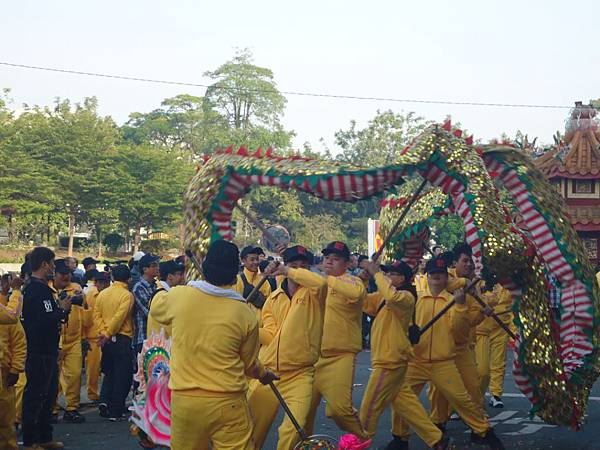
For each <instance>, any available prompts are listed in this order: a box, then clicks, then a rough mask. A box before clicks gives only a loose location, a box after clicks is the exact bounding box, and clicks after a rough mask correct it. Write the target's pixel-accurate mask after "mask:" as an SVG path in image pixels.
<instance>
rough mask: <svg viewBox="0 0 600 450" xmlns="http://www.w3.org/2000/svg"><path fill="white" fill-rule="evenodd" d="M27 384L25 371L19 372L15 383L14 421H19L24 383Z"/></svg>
mask: <svg viewBox="0 0 600 450" xmlns="http://www.w3.org/2000/svg"><path fill="white" fill-rule="evenodd" d="M26 384H27V375H25V372H21V373H20V374H19V380H18V381H17V384H15V410H16V411H15V412H16V417H15V423H21V411H22V406H23V391H25V385H26Z"/></svg>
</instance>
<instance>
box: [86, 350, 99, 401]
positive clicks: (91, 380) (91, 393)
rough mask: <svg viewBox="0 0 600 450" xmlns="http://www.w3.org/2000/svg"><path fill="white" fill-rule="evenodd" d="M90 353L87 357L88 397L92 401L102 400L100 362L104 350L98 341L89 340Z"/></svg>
mask: <svg viewBox="0 0 600 450" xmlns="http://www.w3.org/2000/svg"><path fill="white" fill-rule="evenodd" d="M88 341H89V343H90V351H89V352H87V355H86V356H85V382H86V385H87V395H88V398H89V399H90V400H91V401H95V400H99V399H100V389H99V388H98V379H99V378H100V360H101V359H102V350H101V349H100V346H99V345H98V340H97V339H89V340H88Z"/></svg>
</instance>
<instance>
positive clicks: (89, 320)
mask: <svg viewBox="0 0 600 450" xmlns="http://www.w3.org/2000/svg"><path fill="white" fill-rule="evenodd" d="M98 294H99V292H98V288H97V287H96V286H94V285H93V284H92V285H90V286H88V287H87V289H86V291H85V302H86V303H87V305H88V309H86V310H84V312H83V317H84V327H83V335H84V336H85V338H86V339H87V341H88V344H89V345H90V350H89V351H88V352H87V354H86V355H85V379H86V386H87V395H88V398H89V399H90V400H92V401H97V400H99V399H100V390H99V388H98V379H99V378H100V361H101V359H102V349H101V348H100V346H99V345H98V335H99V332H98V324H96V323H95V322H94V305H95V304H96V300H97V298H98Z"/></svg>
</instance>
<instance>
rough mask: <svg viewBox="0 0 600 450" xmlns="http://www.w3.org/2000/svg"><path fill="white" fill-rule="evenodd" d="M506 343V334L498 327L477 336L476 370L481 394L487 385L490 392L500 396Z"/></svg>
mask: <svg viewBox="0 0 600 450" xmlns="http://www.w3.org/2000/svg"><path fill="white" fill-rule="evenodd" d="M507 344H508V334H506V331H504V330H503V329H502V328H500V327H495V329H494V330H493V331H492V332H490V334H489V335H478V336H477V346H476V357H477V372H478V373H479V380H480V389H481V393H482V394H485V392H486V391H487V390H488V387H489V390H490V394H492V395H496V396H498V397H502V394H503V393H504V372H505V370H506V346H507Z"/></svg>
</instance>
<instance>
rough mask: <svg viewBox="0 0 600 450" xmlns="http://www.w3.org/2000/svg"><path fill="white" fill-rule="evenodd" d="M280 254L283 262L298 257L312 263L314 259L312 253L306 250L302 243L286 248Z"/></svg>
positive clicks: (295, 259) (288, 261)
mask: <svg viewBox="0 0 600 450" xmlns="http://www.w3.org/2000/svg"><path fill="white" fill-rule="evenodd" d="M282 256H283V263H284V264H287V263H291V262H293V261H297V260H299V259H305V260H306V261H308V263H309V264H312V262H313V260H314V255H313V254H312V253H311V252H309V251H308V250H306V248H305V247H303V246H302V245H294V246H293V247H288V248H286V249H285V250H284V252H283V255H282Z"/></svg>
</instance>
